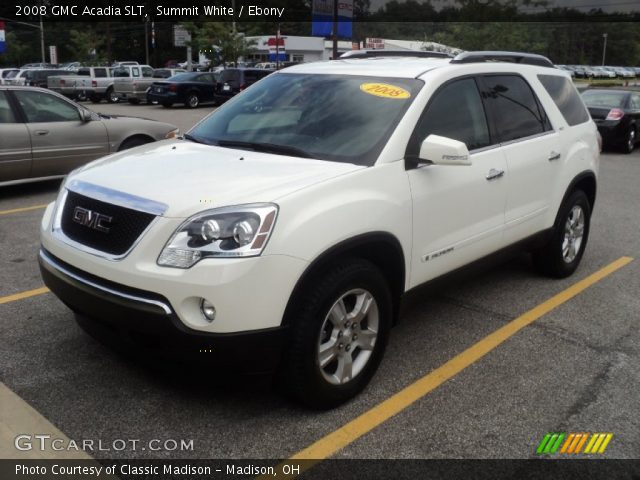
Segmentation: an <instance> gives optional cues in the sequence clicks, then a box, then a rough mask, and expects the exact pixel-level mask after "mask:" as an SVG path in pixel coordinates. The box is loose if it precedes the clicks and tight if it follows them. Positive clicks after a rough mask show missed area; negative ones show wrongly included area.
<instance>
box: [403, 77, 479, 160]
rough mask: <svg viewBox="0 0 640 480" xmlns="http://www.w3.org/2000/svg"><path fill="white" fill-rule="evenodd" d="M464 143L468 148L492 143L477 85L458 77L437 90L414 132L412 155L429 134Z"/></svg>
mask: <svg viewBox="0 0 640 480" xmlns="http://www.w3.org/2000/svg"><path fill="white" fill-rule="evenodd" d="M431 134H434V135H440V136H442V137H448V138H452V139H454V140H458V141H460V142H464V143H465V144H466V145H467V148H468V149H469V150H474V149H478V148H482V147H486V146H489V145H490V144H491V141H490V138H489V128H488V126H487V119H486V116H485V113H484V108H483V106H482V100H481V98H480V93H479V92H478V87H477V86H476V82H475V80H474V79H473V78H466V79H463V80H456V81H454V82H451V83H449V84H447V85H445V86H444V87H443V88H442V89H440V90H439V91H437V92H436V93H435V95H434V97H433V99H432V100H431V102H429V105H428V106H427V109H426V110H425V112H424V113H423V114H422V117H421V118H420V121H419V122H418V126H417V127H416V130H415V131H414V133H413V136H412V141H411V143H410V148H409V151H408V152H407V153H408V154H409V155H413V156H415V155H418V153H419V150H420V144H421V143H422V141H423V140H424V139H425V138H427V137H428V136H429V135H431Z"/></svg>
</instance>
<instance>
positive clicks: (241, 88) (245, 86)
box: [240, 83, 247, 91]
mask: <svg viewBox="0 0 640 480" xmlns="http://www.w3.org/2000/svg"><path fill="white" fill-rule="evenodd" d="M245 88H247V85H246V84H245V83H243V84H242V85H240V91H242V90H244V89H245Z"/></svg>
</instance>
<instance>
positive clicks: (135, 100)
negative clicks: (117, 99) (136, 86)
mask: <svg viewBox="0 0 640 480" xmlns="http://www.w3.org/2000/svg"><path fill="white" fill-rule="evenodd" d="M127 101H128V102H129V103H130V104H131V105H138V104H139V103H140V100H138V99H137V98H129V99H128V100H127Z"/></svg>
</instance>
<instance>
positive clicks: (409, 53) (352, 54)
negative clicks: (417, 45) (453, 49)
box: [339, 50, 453, 59]
mask: <svg viewBox="0 0 640 480" xmlns="http://www.w3.org/2000/svg"><path fill="white" fill-rule="evenodd" d="M376 57H418V58H452V57H453V55H450V54H448V53H443V52H427V51H424V50H419V51H417V50H350V51H348V52H345V53H343V54H342V55H340V57H339V58H342V59H351V58H376Z"/></svg>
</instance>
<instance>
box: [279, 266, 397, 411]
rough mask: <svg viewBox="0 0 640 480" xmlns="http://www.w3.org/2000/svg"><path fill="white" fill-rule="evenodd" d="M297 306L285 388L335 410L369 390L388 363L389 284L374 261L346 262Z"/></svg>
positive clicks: (312, 404)
mask: <svg viewBox="0 0 640 480" xmlns="http://www.w3.org/2000/svg"><path fill="white" fill-rule="evenodd" d="M297 305H298V307H297V308H295V309H294V310H295V311H293V312H291V315H290V319H291V337H290V342H289V346H288V349H287V350H286V351H285V356H284V361H283V363H282V366H281V368H280V371H279V374H278V380H279V384H280V387H281V388H282V389H283V390H284V391H285V393H286V394H288V395H289V396H290V397H292V398H293V399H295V400H296V401H298V402H301V403H303V404H305V405H307V406H309V407H312V408H316V409H328V408H333V407H335V406H337V405H340V404H341V403H344V402H346V401H347V400H349V399H351V398H353V397H354V396H356V395H357V394H358V393H359V392H360V391H361V390H362V389H363V388H364V387H366V385H367V384H368V383H369V381H370V380H371V378H372V377H373V375H374V373H375V372H376V369H377V368H378V365H379V364H380V361H381V360H382V356H383V354H384V350H385V347H386V344H387V339H388V336H389V330H390V326H391V319H392V300H391V293H390V291H389V286H388V284H387V282H386V280H385V278H384V276H383V275H382V273H381V272H380V270H378V268H376V267H375V266H374V265H373V264H372V263H370V262H368V261H366V260H362V259H357V258H353V259H345V260H343V261H341V262H340V263H336V264H334V265H333V266H332V267H330V268H329V269H327V270H326V271H325V272H324V273H323V274H322V275H321V276H320V277H318V278H317V279H316V280H315V281H314V282H313V283H312V284H309V285H308V286H307V288H306V289H305V290H304V291H303V292H302V293H301V294H300V297H298V298H297Z"/></svg>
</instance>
